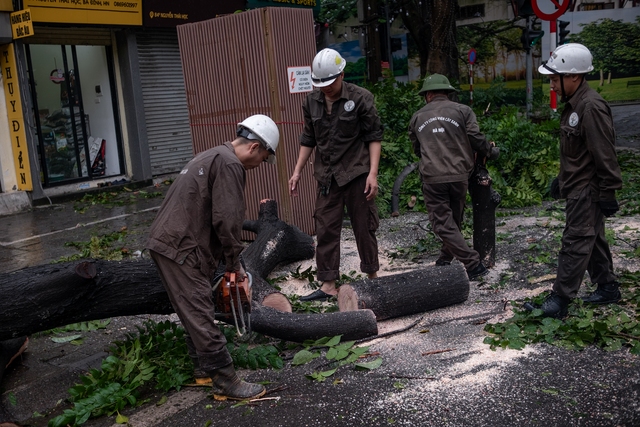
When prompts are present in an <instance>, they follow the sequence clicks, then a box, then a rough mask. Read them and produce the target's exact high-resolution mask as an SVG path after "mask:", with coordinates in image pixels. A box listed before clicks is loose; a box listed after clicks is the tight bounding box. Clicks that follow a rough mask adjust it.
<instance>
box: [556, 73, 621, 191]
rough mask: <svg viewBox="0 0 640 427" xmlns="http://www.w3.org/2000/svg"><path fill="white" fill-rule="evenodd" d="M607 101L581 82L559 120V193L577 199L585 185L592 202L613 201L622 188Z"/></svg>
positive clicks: (614, 137) (585, 82) (614, 134)
mask: <svg viewBox="0 0 640 427" xmlns="http://www.w3.org/2000/svg"><path fill="white" fill-rule="evenodd" d="M615 141H616V132H615V129H614V127H613V118H612V116H611V108H610V107H609V104H607V102H606V101H605V100H604V99H602V97H601V96H600V95H599V94H598V92H596V91H595V90H593V89H591V88H590V87H589V84H588V83H587V81H586V80H585V81H583V82H582V84H581V85H580V86H579V87H578V89H577V90H576V91H575V93H574V94H573V95H571V98H570V99H569V101H568V102H567V104H566V105H565V108H564V111H563V112H562V117H561V119H560V174H559V175H558V181H559V182H560V194H561V195H562V197H564V198H570V199H571V198H577V197H578V196H579V195H580V192H581V191H582V190H583V189H584V188H585V187H586V186H587V185H589V186H590V187H591V198H592V200H593V201H599V200H606V201H610V200H614V199H615V197H616V193H615V192H616V190H619V189H620V188H622V176H621V173H620V166H619V165H618V158H617V156H616V148H615Z"/></svg>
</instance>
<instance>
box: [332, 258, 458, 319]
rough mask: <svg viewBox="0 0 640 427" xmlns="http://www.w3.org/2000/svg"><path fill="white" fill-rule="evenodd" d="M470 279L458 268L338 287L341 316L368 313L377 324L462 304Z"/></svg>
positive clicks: (420, 271)
mask: <svg viewBox="0 0 640 427" xmlns="http://www.w3.org/2000/svg"><path fill="white" fill-rule="evenodd" d="M468 297H469V278H468V277H467V272H466V271H465V270H464V268H463V267H462V266H461V265H460V264H457V265H448V266H438V267H432V268H428V269H424V270H416V271H411V272H408V273H400V274H394V275H392V276H384V277H378V278H375V279H364V280H358V281H356V282H352V283H349V284H344V285H342V286H340V289H339V292H338V307H339V309H340V311H341V312H348V311H353V310H362V309H370V310H372V311H373V313H374V314H375V316H376V319H377V320H385V319H392V318H395V317H400V316H408V315H410V314H415V313H423V312H425V311H429V310H435V309H437V308H442V307H447V306H449V305H453V304H460V303H462V302H465V301H466V300H467V298H468Z"/></svg>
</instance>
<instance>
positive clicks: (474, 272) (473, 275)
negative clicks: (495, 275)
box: [467, 263, 489, 281]
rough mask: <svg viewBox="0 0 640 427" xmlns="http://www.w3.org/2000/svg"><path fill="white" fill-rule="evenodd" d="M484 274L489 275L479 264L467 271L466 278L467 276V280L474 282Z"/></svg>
mask: <svg viewBox="0 0 640 427" xmlns="http://www.w3.org/2000/svg"><path fill="white" fill-rule="evenodd" d="M486 274H489V270H487V267H485V266H484V264H482V263H479V264H478V265H476V266H475V267H473V268H472V269H469V270H467V276H469V280H471V281H473V280H476V279H477V278H479V277H482V276H484V275H486Z"/></svg>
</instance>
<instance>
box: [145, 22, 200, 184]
mask: <svg viewBox="0 0 640 427" xmlns="http://www.w3.org/2000/svg"><path fill="white" fill-rule="evenodd" d="M137 44H138V57H139V63H140V79H141V85H142V97H143V103H144V115H145V121H146V129H147V139H148V143H149V155H150V157H151V173H152V175H154V176H155V175H161V174H165V173H173V172H177V171H179V170H180V169H182V167H183V166H184V165H185V164H186V163H187V162H188V161H189V160H191V159H192V158H193V147H192V144H191V128H190V127H189V112H188V109H187V97H186V94H185V90H184V77H183V75H182V65H181V61H180V50H179V48H178V36H177V34H176V30H175V29H169V30H165V29H161V30H149V31H144V32H140V33H138V34H137Z"/></svg>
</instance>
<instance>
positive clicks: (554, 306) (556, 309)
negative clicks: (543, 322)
mask: <svg viewBox="0 0 640 427" xmlns="http://www.w3.org/2000/svg"><path fill="white" fill-rule="evenodd" d="M570 302H571V298H567V297H563V296H560V295H558V294H557V293H555V292H551V293H550V294H549V295H547V297H546V298H545V299H544V301H543V302H542V304H540V305H539V304H531V303H530V302H525V303H524V305H523V307H524V308H525V310H528V311H533V310H535V309H540V310H542V312H543V316H544V317H553V318H556V319H562V318H564V317H566V316H567V311H568V307H569V303H570Z"/></svg>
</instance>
